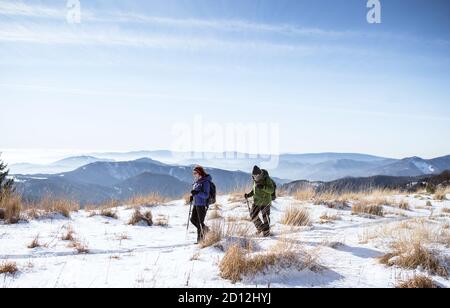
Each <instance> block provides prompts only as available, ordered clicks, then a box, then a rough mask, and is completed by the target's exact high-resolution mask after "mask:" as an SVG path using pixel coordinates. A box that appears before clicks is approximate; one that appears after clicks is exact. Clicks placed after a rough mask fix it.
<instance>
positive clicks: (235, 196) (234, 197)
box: [228, 190, 250, 203]
mask: <svg viewBox="0 0 450 308" xmlns="http://www.w3.org/2000/svg"><path fill="white" fill-rule="evenodd" d="M249 191H250V190H249ZM249 191H247V192H245V191H241V192H233V193H231V194H230V195H229V196H228V202H230V203H244V202H246V201H245V197H244V195H245V194H246V193H248V192H249Z"/></svg>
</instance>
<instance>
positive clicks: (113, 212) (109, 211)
mask: <svg viewBox="0 0 450 308" xmlns="http://www.w3.org/2000/svg"><path fill="white" fill-rule="evenodd" d="M94 216H103V217H107V218H112V219H119V216H117V209H116V208H110V207H105V208H102V209H100V210H91V211H90V214H89V217H94Z"/></svg>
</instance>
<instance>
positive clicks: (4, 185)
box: [0, 159, 14, 199]
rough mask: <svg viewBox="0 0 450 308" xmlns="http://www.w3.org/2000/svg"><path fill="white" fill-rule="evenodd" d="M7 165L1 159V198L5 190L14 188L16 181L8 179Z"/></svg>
mask: <svg viewBox="0 0 450 308" xmlns="http://www.w3.org/2000/svg"><path fill="white" fill-rule="evenodd" d="M7 167H8V166H7V165H6V164H5V163H4V162H3V161H2V160H1V159H0V199H1V197H2V195H3V194H4V193H5V192H8V191H11V190H12V189H13V183H14V181H13V180H12V179H8V178H7V177H8V174H9V170H8V169H7Z"/></svg>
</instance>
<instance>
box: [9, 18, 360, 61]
mask: <svg viewBox="0 0 450 308" xmlns="http://www.w3.org/2000/svg"><path fill="white" fill-rule="evenodd" d="M0 42H24V43H35V44H61V45H93V46H96V45H98V46H124V47H137V48H156V49H178V50H208V51H210V50H213V49H214V50H218V51H240V52H241V51H258V52H290V53H295V55H296V56H308V55H315V54H317V53H318V52H328V53H336V52H338V53H358V52H359V53H364V50H359V49H356V48H351V47H346V46H339V45H332V46H331V45H327V44H309V43H277V42H272V41H267V40H248V39H246V40H239V39H228V38H220V37H217V36H198V35H183V36H181V35H180V36H178V35H173V34H170V35H169V34H159V33H158V34H154V33H137V32H133V31H121V30H117V31H110V30H109V29H103V28H89V29H86V28H82V27H81V28H78V27H76V28H73V27H68V26H65V25H62V26H52V27H50V26H44V27H43V26H40V25H38V24H36V23H27V24H25V23H17V22H16V23H0Z"/></svg>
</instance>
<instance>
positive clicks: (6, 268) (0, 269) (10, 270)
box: [0, 261, 19, 275]
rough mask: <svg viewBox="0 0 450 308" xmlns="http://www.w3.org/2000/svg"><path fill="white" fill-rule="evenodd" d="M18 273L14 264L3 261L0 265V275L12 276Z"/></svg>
mask: <svg viewBox="0 0 450 308" xmlns="http://www.w3.org/2000/svg"><path fill="white" fill-rule="evenodd" d="M18 271H19V268H18V267H17V263H16V262H9V261H4V262H3V263H1V264H0V274H9V275H14V274H16V273H17V272H18Z"/></svg>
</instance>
